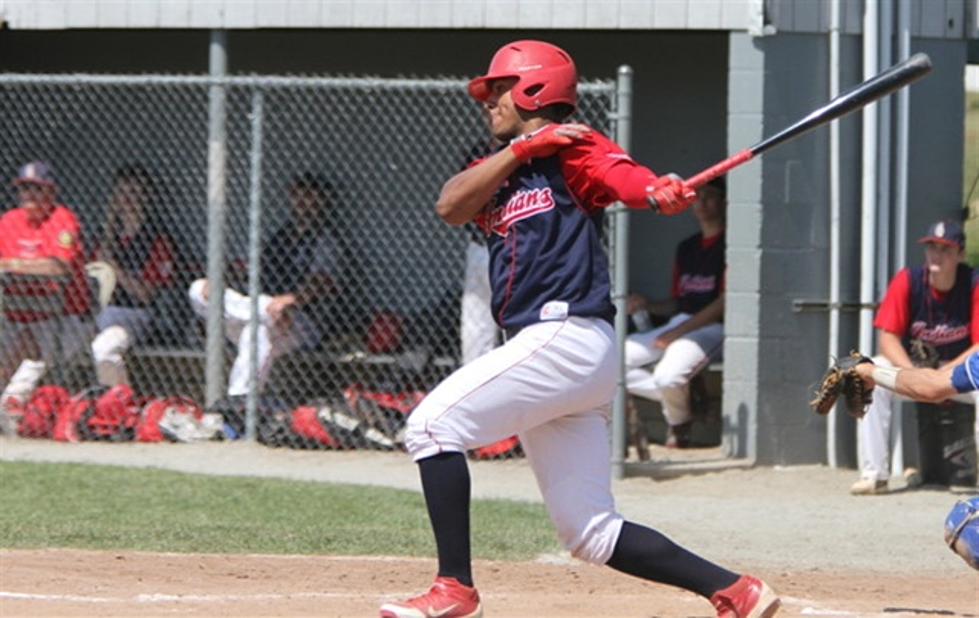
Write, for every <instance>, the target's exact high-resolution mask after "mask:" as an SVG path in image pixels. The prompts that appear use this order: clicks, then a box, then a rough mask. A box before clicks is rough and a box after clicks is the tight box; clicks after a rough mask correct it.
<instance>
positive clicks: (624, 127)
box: [612, 65, 632, 479]
mask: <svg viewBox="0 0 979 618" xmlns="http://www.w3.org/2000/svg"><path fill="white" fill-rule="evenodd" d="M614 119H615V124H614V128H615V141H616V142H618V144H619V146H621V147H622V149H623V150H625V151H626V152H628V151H629V148H630V143H629V141H630V137H631V133H632V67H629V66H626V65H622V66H620V67H619V70H618V73H617V79H616V85H615V112H614ZM628 292H629V209H628V208H626V207H625V205H624V204H622V203H621V202H619V203H617V204H616V205H615V206H613V207H612V301H613V302H614V303H615V334H616V339H617V340H618V342H619V380H618V388H616V389H615V400H614V402H613V403H612V475H613V477H614V478H616V479H621V478H622V477H623V476H625V457H626V432H627V431H628V428H627V423H626V413H625V409H626V397H627V394H626V388H625V387H626V384H625V374H626V367H625V337H626V330H627V328H628V326H627V323H628V319H629V315H628V314H627V313H626V296H627V294H628Z"/></svg>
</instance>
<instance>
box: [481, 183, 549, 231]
mask: <svg viewBox="0 0 979 618" xmlns="http://www.w3.org/2000/svg"><path fill="white" fill-rule="evenodd" d="M553 209H554V194H553V193H552V192H551V188H550V187H543V188H541V189H523V190H521V191H517V192H516V193H514V194H513V195H511V196H510V199H508V200H507V203H506V204H504V205H503V206H498V207H496V208H494V209H493V210H492V211H490V212H489V213H488V214H487V215H486V219H485V224H484V226H485V229H487V230H492V231H493V232H495V233H497V234H499V235H500V236H506V235H507V232H508V231H509V230H510V226H511V225H513V224H514V223H516V222H517V221H522V220H524V219H527V218H529V217H533V216H534V215H536V214H538V213H542V212H546V211H548V210H553Z"/></svg>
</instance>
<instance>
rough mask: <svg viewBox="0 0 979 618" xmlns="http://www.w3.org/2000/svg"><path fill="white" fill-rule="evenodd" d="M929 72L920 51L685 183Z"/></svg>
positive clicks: (704, 178)
mask: <svg viewBox="0 0 979 618" xmlns="http://www.w3.org/2000/svg"><path fill="white" fill-rule="evenodd" d="M930 71H931V59H930V58H929V57H928V55H927V54H921V53H918V54H915V55H913V56H911V57H910V58H908V59H907V60H905V61H903V62H899V63H897V64H895V65H894V66H892V67H891V68H889V69H887V70H885V71H883V72H882V73H879V74H877V75H875V76H874V77H871V78H870V79H868V80H867V81H865V82H863V83H862V84H858V85H856V86H855V87H853V88H851V89H850V90H847V91H846V92H844V93H843V94H841V95H839V96H837V97H836V98H834V99H833V100H832V101H830V102H828V103H826V104H825V105H823V106H822V107H820V108H818V109H816V110H814V111H813V112H812V113H810V114H809V115H808V116H806V117H805V118H803V119H802V120H800V121H798V122H796V123H795V124H793V125H792V126H790V127H788V128H786V129H782V130H781V131H779V132H778V133H776V134H775V135H772V136H771V137H769V138H766V139H764V140H762V141H760V142H758V143H757V144H755V145H754V146H751V147H750V148H745V149H744V150H742V151H740V152H738V153H735V154H733V155H731V156H730V157H728V158H727V159H724V160H723V161H721V162H720V163H718V164H716V165H713V166H711V167H709V168H707V169H705V170H704V171H702V172H700V173H699V174H697V175H695V176H691V177H690V178H689V179H688V180H687V181H686V183H687V184H688V185H691V186H692V187H694V188H698V187H702V186H703V185H705V184H707V183H708V182H710V181H711V180H713V179H715V178H717V177H718V176H721V175H723V174H726V173H727V172H728V171H729V170H731V169H733V168H735V167H737V166H739V165H741V164H743V163H747V162H748V161H750V160H752V159H753V158H755V157H756V156H758V155H760V154H761V153H763V152H765V151H766V150H771V149H772V148H774V147H776V146H778V145H779V144H782V143H784V142H787V141H789V140H791V139H795V138H797V137H799V136H800V135H802V134H803V133H806V132H808V131H810V130H812V129H815V128H816V127H818V126H820V125H823V124H826V123H827V122H830V121H831V120H835V119H837V118H839V117H840V116H844V115H846V114H849V113H850V112H852V111H854V110H857V109H860V108H861V107H863V106H864V105H867V104H869V103H872V102H874V101H876V100H877V99H880V98H881V97H884V96H887V95H889V94H890V93H892V92H894V91H895V90H898V89H899V88H903V87H904V86H907V85H908V84H910V83H912V82H915V81H917V80H919V79H921V78H922V77H924V76H925V75H927V74H928V73H929V72H930Z"/></svg>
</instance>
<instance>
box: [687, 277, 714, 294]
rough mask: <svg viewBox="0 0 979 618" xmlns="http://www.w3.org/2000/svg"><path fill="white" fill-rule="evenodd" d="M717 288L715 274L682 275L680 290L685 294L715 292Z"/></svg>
mask: <svg viewBox="0 0 979 618" xmlns="http://www.w3.org/2000/svg"><path fill="white" fill-rule="evenodd" d="M716 288H717V277H715V276H714V275H709V276H708V275H690V274H685V275H681V276H680V292H681V293H684V294H703V293H705V292H713V291H714V290H715V289H716Z"/></svg>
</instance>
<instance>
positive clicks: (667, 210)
mask: <svg viewBox="0 0 979 618" xmlns="http://www.w3.org/2000/svg"><path fill="white" fill-rule="evenodd" d="M646 199H647V200H649V207H650V208H652V209H653V210H655V211H656V212H658V213H660V214H663V215H678V214H680V213H681V212H683V211H684V210H686V209H688V208H690V207H691V206H693V205H694V203H695V202H696V201H697V191H695V190H694V188H693V187H691V186H690V185H688V184H687V183H685V182H683V179H682V178H680V177H679V176H677V175H676V174H667V175H665V176H660V177H659V178H657V179H656V181H655V182H654V183H653V186H652V187H650V191H649V192H648V193H647V195H646Z"/></svg>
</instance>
